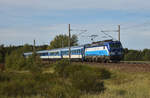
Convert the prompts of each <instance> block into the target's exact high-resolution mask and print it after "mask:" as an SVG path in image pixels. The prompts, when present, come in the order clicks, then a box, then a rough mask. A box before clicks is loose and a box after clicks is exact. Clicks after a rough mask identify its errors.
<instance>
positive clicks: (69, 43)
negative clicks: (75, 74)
mask: <svg viewBox="0 0 150 98" xmlns="http://www.w3.org/2000/svg"><path fill="white" fill-rule="evenodd" d="M70 31H71V30H70V24H69V39H68V46H69V62H70V61H71V38H70V37H71V34H70Z"/></svg>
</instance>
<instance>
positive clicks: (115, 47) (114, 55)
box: [23, 40, 123, 62]
mask: <svg viewBox="0 0 150 98" xmlns="http://www.w3.org/2000/svg"><path fill="white" fill-rule="evenodd" d="M32 54H33V52H27V53H24V54H23V55H24V57H25V58H28V57H29V56H31V55H32ZM36 54H37V55H39V56H40V58H41V59H42V60H49V61H51V60H52V61H53V60H60V59H68V58H69V54H70V59H71V60H72V61H87V62H119V61H120V60H121V59H122V57H123V47H122V44H121V42H120V41H113V40H104V41H98V42H93V43H91V44H85V45H80V46H72V47H70V53H69V47H65V48H57V49H51V50H42V51H36Z"/></svg>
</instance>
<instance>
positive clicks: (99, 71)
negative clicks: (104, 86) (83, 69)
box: [93, 68, 111, 79]
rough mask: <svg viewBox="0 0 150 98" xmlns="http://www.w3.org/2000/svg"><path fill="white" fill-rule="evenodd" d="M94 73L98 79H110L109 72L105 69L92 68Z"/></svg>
mask: <svg viewBox="0 0 150 98" xmlns="http://www.w3.org/2000/svg"><path fill="white" fill-rule="evenodd" d="M93 69H94V72H96V74H97V76H98V78H99V79H109V78H111V72H110V71H108V70H106V69H105V68H93Z"/></svg>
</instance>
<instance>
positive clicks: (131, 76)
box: [81, 64, 150, 98]
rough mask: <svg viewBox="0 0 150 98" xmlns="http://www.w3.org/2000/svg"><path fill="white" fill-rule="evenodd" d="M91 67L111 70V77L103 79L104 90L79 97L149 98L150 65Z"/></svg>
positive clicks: (95, 65) (101, 65)
mask: <svg viewBox="0 0 150 98" xmlns="http://www.w3.org/2000/svg"><path fill="white" fill-rule="evenodd" d="M93 67H105V68H107V69H109V70H111V72H112V78H111V79H108V80H105V86H106V90H105V92H103V93H101V94H96V95H91V94H86V95H83V96H82V97H81V98H150V71H149V70H150V65H148V64H147V65H140V64H127V65H125V64H124V65H121V64H117V65H116V64H110V65H109V64H107V65H103V64H100V65H97V64H94V65H93Z"/></svg>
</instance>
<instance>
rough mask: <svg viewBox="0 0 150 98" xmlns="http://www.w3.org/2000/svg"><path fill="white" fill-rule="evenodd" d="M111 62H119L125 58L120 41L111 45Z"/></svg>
mask: <svg viewBox="0 0 150 98" xmlns="http://www.w3.org/2000/svg"><path fill="white" fill-rule="evenodd" d="M109 53H110V60H111V61H113V62H118V61H120V60H121V59H122V57H123V47H122V45H121V42H120V41H113V42H110V43H109Z"/></svg>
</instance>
